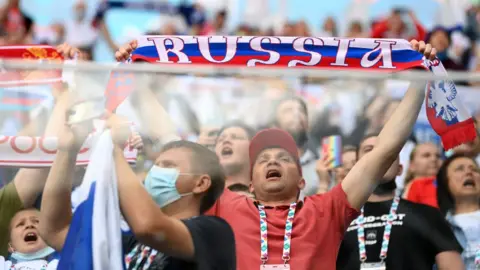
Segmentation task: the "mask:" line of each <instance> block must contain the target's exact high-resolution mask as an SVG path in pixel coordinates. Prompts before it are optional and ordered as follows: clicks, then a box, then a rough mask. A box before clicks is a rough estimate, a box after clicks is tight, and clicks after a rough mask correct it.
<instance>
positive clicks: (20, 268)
mask: <svg viewBox="0 0 480 270" xmlns="http://www.w3.org/2000/svg"><path fill="white" fill-rule="evenodd" d="M57 266H58V260H57V259H54V260H52V261H50V262H48V261H46V260H34V261H28V262H20V263H16V264H14V265H13V266H12V262H11V261H6V260H5V258H4V257H2V256H0V270H13V269H17V270H56V269H57Z"/></svg>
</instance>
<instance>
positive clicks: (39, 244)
mask: <svg viewBox="0 0 480 270" xmlns="http://www.w3.org/2000/svg"><path fill="white" fill-rule="evenodd" d="M39 216H40V212H39V211H38V210H36V209H27V210H23V211H20V212H18V213H17V214H16V215H15V216H14V217H13V219H12V221H11V223H10V250H9V251H10V252H21V253H33V252H36V251H39V250H41V249H43V248H45V247H47V244H45V242H44V241H43V239H42V238H41V237H40V235H39V234H38V223H39Z"/></svg>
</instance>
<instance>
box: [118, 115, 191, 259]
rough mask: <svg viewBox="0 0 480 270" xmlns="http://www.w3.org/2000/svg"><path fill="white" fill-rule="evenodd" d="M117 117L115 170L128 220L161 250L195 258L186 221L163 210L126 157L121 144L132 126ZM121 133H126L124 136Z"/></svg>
mask: <svg viewBox="0 0 480 270" xmlns="http://www.w3.org/2000/svg"><path fill="white" fill-rule="evenodd" d="M115 117H116V116H111V117H110V119H109V126H110V127H111V130H112V137H113V138H114V141H115V144H116V146H115V150H114V160H115V170H116V174H117V178H118V194H119V199H120V208H121V210H122V213H123V216H124V217H125V220H126V221H127V223H128V224H129V226H130V228H131V229H132V231H133V233H134V235H135V237H136V238H137V239H138V240H139V241H140V242H142V243H144V244H145V245H148V246H150V247H152V248H154V249H156V250H158V251H159V252H162V253H166V254H169V255H174V256H178V257H182V258H185V259H193V258H194V245H193V240H192V236H191V234H190V232H189V230H188V228H187V227H186V225H185V224H184V223H183V222H182V221H180V220H179V219H176V218H172V217H169V216H167V215H165V214H164V213H163V212H162V210H161V208H160V207H159V206H158V205H157V204H156V203H155V201H154V200H153V199H152V197H151V196H150V194H148V192H147V191H146V189H145V188H144V187H143V186H142V184H141V182H140V181H138V179H137V177H136V175H135V173H134V172H133V170H132V169H131V168H130V165H128V163H127V161H126V160H125V157H124V155H123V150H122V148H121V147H120V145H123V144H124V142H125V140H126V139H127V138H128V134H129V130H128V128H127V127H125V125H122V123H118V121H117V120H112V118H115ZM115 122H116V123H115ZM122 130H123V131H122ZM119 134H124V135H123V139H122V138H120V137H122V135H119ZM119 138H120V139H119Z"/></svg>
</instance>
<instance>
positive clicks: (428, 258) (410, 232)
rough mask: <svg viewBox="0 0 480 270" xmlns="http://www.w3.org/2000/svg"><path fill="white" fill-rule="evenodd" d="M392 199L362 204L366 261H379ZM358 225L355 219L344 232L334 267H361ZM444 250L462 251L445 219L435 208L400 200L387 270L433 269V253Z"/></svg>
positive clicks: (340, 269) (434, 254)
mask: <svg viewBox="0 0 480 270" xmlns="http://www.w3.org/2000/svg"><path fill="white" fill-rule="evenodd" d="M391 205H392V200H389V201H384V202H375V203H370V202H367V203H366V204H365V206H364V217H365V223H364V225H365V227H364V230H365V241H366V243H365V247H366V251H367V263H370V262H372V263H373V262H379V261H380V259H379V256H380V249H381V245H382V241H383V231H384V229H385V224H386V220H387V217H388V214H389V212H390V206H391ZM357 228H358V225H357V223H356V220H354V221H353V222H352V223H351V224H350V226H349V227H348V229H347V232H346V233H345V237H344V240H343V241H342V244H341V246H340V251H339V253H338V258H337V269H339V270H347V269H348V270H358V269H360V259H359V258H360V257H359V252H358V236H357ZM444 251H458V252H462V248H461V246H460V245H459V243H458V242H457V240H456V238H455V236H454V235H453V232H452V230H451V229H450V227H449V225H448V223H447V221H446V220H445V219H444V217H443V216H442V214H441V213H440V211H438V210H437V209H435V208H433V207H430V206H427V205H423V204H417V203H412V202H409V201H406V200H400V204H399V206H398V209H397V216H396V218H395V220H394V221H393V226H392V231H391V234H390V243H389V245H388V251H387V259H386V266H387V269H389V270H412V269H415V270H424V269H425V270H432V267H433V265H434V264H435V256H436V255H437V254H438V253H440V252H444Z"/></svg>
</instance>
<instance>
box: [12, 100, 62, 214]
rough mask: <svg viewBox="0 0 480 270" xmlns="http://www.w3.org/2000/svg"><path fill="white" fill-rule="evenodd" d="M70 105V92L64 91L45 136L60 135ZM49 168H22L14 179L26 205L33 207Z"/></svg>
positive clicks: (21, 198) (54, 109)
mask: <svg viewBox="0 0 480 270" xmlns="http://www.w3.org/2000/svg"><path fill="white" fill-rule="evenodd" d="M67 106H68V93H67V92H65V93H62V94H61V95H60V97H59V98H58V100H57V103H56V104H55V107H54V108H53V112H52V115H51V116H50V119H49V120H48V124H47V127H46V129H45V134H44V136H47V137H54V136H57V135H58V132H59V130H60V128H62V127H63V125H64V123H65V114H66V111H67ZM48 172H49V168H38V169H27V168H24V169H20V170H19V172H18V173H17V175H15V178H14V180H13V182H14V184H15V188H16V189H17V192H18V195H19V197H20V200H21V201H22V203H23V206H24V207H31V206H32V205H33V204H34V203H35V201H36V200H37V198H38V196H39V195H40V193H41V192H42V190H43V187H44V186H45V180H46V179H47V176H48Z"/></svg>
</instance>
